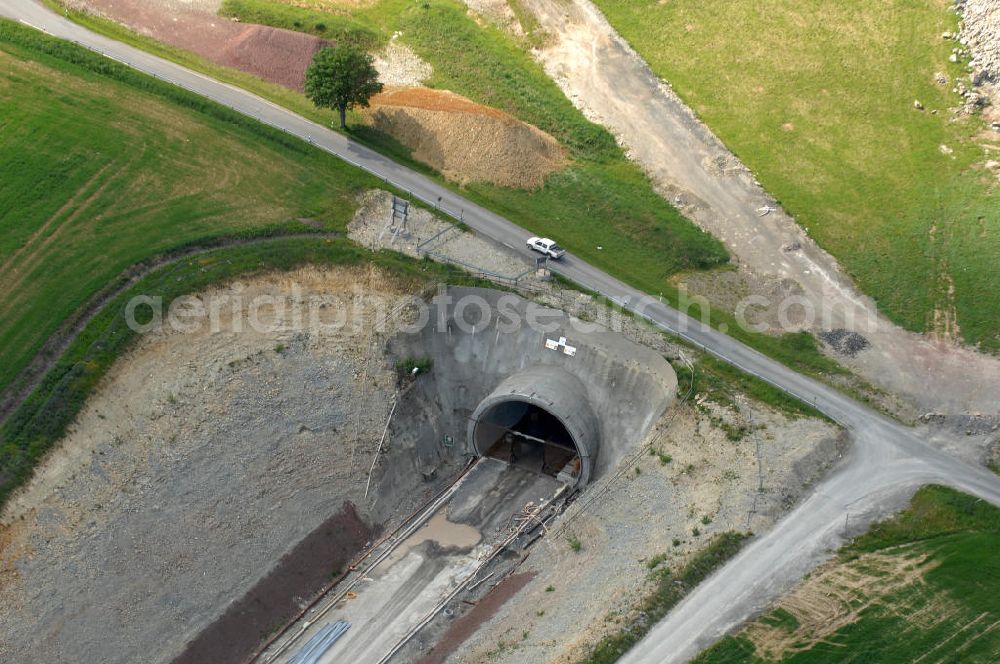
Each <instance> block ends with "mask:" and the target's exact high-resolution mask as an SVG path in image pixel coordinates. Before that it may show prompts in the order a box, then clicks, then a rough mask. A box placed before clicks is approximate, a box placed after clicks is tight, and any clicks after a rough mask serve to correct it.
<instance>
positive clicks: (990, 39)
mask: <svg viewBox="0 0 1000 664" xmlns="http://www.w3.org/2000/svg"><path fill="white" fill-rule="evenodd" d="M955 8H956V10H957V11H958V13H959V14H960V15H961V16H962V27H961V31H960V33H959V40H960V41H961V43H962V44H964V45H965V46H966V47H968V49H969V52H970V54H971V56H972V60H971V62H970V63H969V64H970V65H971V66H972V67H973V69H975V71H976V72H983V73H984V75H985V77H986V78H988V79H989V80H992V81H997V80H1000V3H998V2H997V1H996V0H956V2H955Z"/></svg>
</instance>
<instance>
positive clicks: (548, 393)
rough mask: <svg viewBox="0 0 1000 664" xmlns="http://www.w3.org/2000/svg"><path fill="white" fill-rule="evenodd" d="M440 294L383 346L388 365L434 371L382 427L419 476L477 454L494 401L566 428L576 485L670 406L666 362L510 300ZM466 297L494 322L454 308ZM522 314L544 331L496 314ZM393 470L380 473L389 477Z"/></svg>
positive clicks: (617, 338)
mask: <svg viewBox="0 0 1000 664" xmlns="http://www.w3.org/2000/svg"><path fill="white" fill-rule="evenodd" d="M446 294H447V296H448V297H447V298H445V299H443V300H442V299H440V298H435V300H434V301H432V303H431V312H430V321H431V323H430V324H429V325H425V326H423V328H422V329H420V330H419V331H417V332H414V333H401V334H398V335H396V336H395V337H393V338H392V339H391V340H390V343H389V346H388V352H389V354H390V356H391V357H392V358H394V359H396V360H402V359H405V358H417V357H428V358H430V359H431V360H432V363H433V364H432V368H431V370H430V371H429V372H428V373H427V374H424V375H421V376H418V377H417V379H416V384H414V385H413V388H412V389H411V390H409V391H408V392H407V394H406V395H405V396H404V397H403V399H402V400H401V402H400V412H399V414H398V415H397V417H396V418H395V419H394V421H393V423H392V427H391V438H392V439H393V441H395V442H394V447H395V448H396V449H397V450H400V449H401V448H402V449H408V450H410V452H411V454H410V455H409V456H410V457H411V458H414V459H421V460H422V461H421V462H420V464H421V465H422V468H421V469H420V470H421V472H423V473H424V474H425V475H427V465H428V463H430V462H431V460H433V459H440V460H441V463H442V464H444V463H447V462H449V461H454V459H451V458H449V457H460V456H462V455H477V454H481V453H482V452H483V450H479V449H477V446H476V442H475V428H476V422H477V420H478V418H480V416H482V415H483V413H485V412H487V411H488V410H489V409H490V408H491V407H492V406H494V405H496V404H498V403H501V402H503V401H522V402H527V403H533V404H534V405H536V406H538V407H539V408H541V409H543V410H545V411H546V412H548V413H551V414H552V415H553V416H555V417H556V418H557V419H559V421H560V422H562V423H563V425H564V426H565V427H566V430H567V431H568V432H569V433H570V435H571V436H572V437H573V441H574V443H575V444H576V446H577V448H578V449H579V451H580V456H581V461H582V462H583V463H582V464H581V465H582V467H581V473H580V478H579V479H580V480H581V481H580V482H579V483H580V484H583V483H585V482H586V481H588V480H593V479H597V478H600V477H601V476H602V475H604V474H605V473H607V472H609V471H610V470H611V469H613V468H614V467H615V466H617V464H618V462H619V461H620V460H621V459H622V458H623V457H624V456H625V455H627V454H628V453H629V452H630V451H632V450H634V449H636V448H637V447H638V446H639V445H640V444H641V443H642V441H643V439H644V438H645V437H646V435H647V434H648V432H649V430H650V429H651V428H652V426H653V424H655V422H656V421H657V420H658V419H659V417H660V416H661V415H662V414H663V413H664V412H665V411H666V409H667V408H668V407H669V406H670V404H671V403H672V402H673V400H674V398H675V395H676V390H677V378H676V376H675V374H674V372H673V369H672V368H671V366H670V364H669V363H668V362H667V361H666V360H665V359H664V358H663V357H662V356H660V355H659V354H658V353H656V352H655V351H653V350H651V349H649V348H647V347H645V346H640V345H638V344H636V343H634V342H632V341H630V340H628V339H626V338H625V337H624V336H622V335H621V334H618V333H615V332H612V331H609V330H607V329H605V328H603V327H600V326H597V325H595V324H593V323H585V324H582V325H580V324H578V323H579V321H577V322H576V323H574V321H573V320H572V319H571V318H570V317H569V316H568V315H567V314H565V313H564V312H562V311H559V310H556V309H551V308H545V307H541V305H538V304H536V303H534V302H530V301H528V300H525V299H524V298H521V297H519V296H517V295H514V294H512V293H507V292H502V291H495V290H490V289H481V288H464V287H462V288H460V287H452V288H448V289H447V292H446ZM470 297H472V298H481V301H482V302H484V303H485V304H486V305H487V306H486V307H485V309H487V310H489V311H492V312H493V313H494V315H493V316H491V317H490V319H489V320H486V319H484V318H483V317H482V315H481V314H482V311H483V307H477V306H468V307H463V306H460V305H458V306H456V305H457V303H459V302H462V301H467V299H468V298H470ZM501 300H502V302H501ZM529 308H534V309H535V310H536V311H535V312H534V316H533V317H534V318H535V319H537V320H540V321H541V320H543V322H544V325H545V326H546V327H545V329H539V326H538V325H528V324H526V323H523V324H521V325H518V326H514V327H513V329H511V326H505V325H504V321H502V320H498V316H497V315H496V312H498V311H502V310H504V309H506V310H507V311H508V312H514V313H516V314H517V315H518V316H519V318H520V320H521V321H525V320H527V319H528V316H527V310H528V309H529ZM456 315H460V316H462V320H461V321H460V320H458V319H457V318H456ZM560 337H566V340H567V343H568V344H569V345H572V346H574V347H575V348H576V353H575V355H572V356H571V355H567V354H565V353H563V352H561V351H560V350H550V349H548V348H546V347H545V343H546V340H547V339H559V338H560ZM444 441H448V442H444ZM400 472H405V471H404V469H403V468H395V469H391V470H390V469H387V474H388V475H390V476H391V475H397V476H398V473H400ZM385 481H389V482H391V481H392V480H391V478H390V477H386V478H385Z"/></svg>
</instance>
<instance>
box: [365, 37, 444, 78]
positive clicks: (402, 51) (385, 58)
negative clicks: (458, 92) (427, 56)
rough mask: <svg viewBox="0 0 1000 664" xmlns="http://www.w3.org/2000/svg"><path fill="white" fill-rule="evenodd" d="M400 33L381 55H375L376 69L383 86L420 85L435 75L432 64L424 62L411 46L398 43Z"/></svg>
mask: <svg viewBox="0 0 1000 664" xmlns="http://www.w3.org/2000/svg"><path fill="white" fill-rule="evenodd" d="M397 37H398V33H397V34H396V35H393V36H392V40H391V41H390V42H389V44H388V45H387V46H386V47H385V50H383V51H382V52H381V53H376V54H375V69H377V70H378V79H379V80H380V81H382V84H383V85H386V86H390V85H394V86H409V85H420V84H421V83H423V82H424V81H426V80H427V79H428V78H430V77H431V74H433V73H434V70H433V69H432V68H431V65H430V63H428V62H426V61H424V60H422V59H421V58H420V56H419V55H417V54H416V53H414V52H413V50H412V49H410V47H409V46H406V45H405V44H400V43H399V42H398V41H397Z"/></svg>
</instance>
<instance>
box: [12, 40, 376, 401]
mask: <svg viewBox="0 0 1000 664" xmlns="http://www.w3.org/2000/svg"><path fill="white" fill-rule="evenodd" d="M0 66H2V70H0V106H2V107H3V111H4V112H3V120H2V122H3V136H4V140H3V143H2V147H0V171H2V172H3V173H4V178H3V182H2V185H0V225H2V227H3V229H4V233H3V236H2V237H0V265H2V269H0V285H2V286H3V288H2V293H0V387H6V386H7V385H8V384H9V382H10V381H11V380H12V379H13V378H14V377H15V376H16V375H17V374H18V372H19V371H20V369H21V368H22V367H24V365H25V364H26V363H27V362H28V361H29V360H30V358H31V357H32V356H33V355H34V354H35V352H36V351H37V350H38V348H39V346H40V345H41V344H42V343H43V341H44V340H45V339H46V338H47V337H48V336H49V335H50V334H52V333H53V331H54V330H56V328H57V327H58V326H59V325H60V323H62V321H63V320H65V319H66V318H67V317H69V316H70V315H71V314H72V313H73V312H74V311H76V310H77V309H78V308H79V307H80V306H81V304H82V303H84V302H85V301H86V300H87V299H88V298H89V297H90V296H91V295H92V294H93V293H95V292H97V291H98V290H100V289H101V288H102V287H104V286H105V285H106V284H108V283H109V282H111V281H112V280H113V279H114V278H115V277H116V276H117V275H119V274H120V273H122V272H123V270H125V269H126V268H127V267H129V266H131V265H133V264H136V263H138V262H140V261H142V260H144V259H146V258H148V257H150V256H153V255H156V254H158V253H163V252H167V251H169V250H172V249H176V248H178V247H182V246H184V245H188V244H194V243H201V242H205V241H206V240H208V239H210V238H212V237H218V236H252V235H261V234H279V233H287V232H291V231H299V232H309V231H310V230H315V229H312V228H311V227H309V226H307V225H305V224H302V223H301V222H298V221H296V219H298V218H311V219H315V220H318V221H320V222H321V223H322V226H323V228H324V229H326V230H342V229H344V228H345V226H346V222H347V221H348V219H349V218H350V216H351V214H352V213H353V211H354V209H355V208H356V203H355V201H354V197H355V195H356V194H357V193H358V192H359V191H362V190H365V189H367V188H370V187H373V186H376V181H375V180H374V179H373V178H370V177H368V176H366V175H364V174H363V173H360V172H359V171H357V170H356V169H353V168H351V167H349V166H347V165H346V164H344V163H343V162H341V161H339V160H337V159H335V158H333V157H331V156H329V155H327V154H325V153H322V152H321V151H319V150H315V149H313V148H311V147H309V146H308V145H306V144H304V143H302V142H299V141H297V140H292V139H290V138H288V137H287V136H285V135H284V134H282V133H280V132H277V131H274V130H271V129H270V128H267V127H264V126H262V125H260V124H259V123H256V122H254V121H252V120H249V119H247V118H245V117H243V116H240V115H238V114H236V113H233V112H231V111H228V110H226V109H224V108H222V107H220V106H217V105H215V104H212V103H211V102H208V101H207V100H204V99H202V98H200V97H197V96H195V95H191V94H188V93H186V92H184V91H182V90H179V89H177V88H174V87H172V86H169V85H166V84H164V83H161V82H159V81H156V80H154V79H151V78H148V77H145V76H143V75H141V74H138V73H137V72H135V71H133V70H131V69H128V68H126V67H124V66H121V65H119V64H117V63H114V62H111V61H109V60H107V59H105V58H102V57H100V56H97V55H94V54H91V53H90V52H88V51H85V50H83V49H80V48H79V47H76V46H74V45H71V44H68V43H65V42H60V41H58V40H53V39H50V38H48V37H44V36H42V35H40V34H38V33H36V32H35V31H33V30H29V29H27V28H24V27H21V26H18V25H16V24H13V23H9V22H2V23H0Z"/></svg>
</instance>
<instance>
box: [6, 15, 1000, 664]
mask: <svg viewBox="0 0 1000 664" xmlns="http://www.w3.org/2000/svg"><path fill="white" fill-rule="evenodd" d="M0 15H4V16H9V17H12V18H15V19H19V20H21V21H22V22H24V23H27V24H29V25H31V26H34V27H36V28H39V29H43V30H45V31H46V32H48V33H50V34H52V35H55V36H57V37H62V38H64V39H69V40H72V41H76V42H78V43H80V44H82V45H84V46H86V47H88V48H91V49H94V50H97V51H100V52H102V53H104V54H105V55H107V56H108V57H112V58H115V59H117V60H120V61H122V62H124V63H126V64H128V65H131V66H133V67H135V68H136V69H139V70H141V71H143V72H146V73H147V74H151V75H153V76H156V77H158V78H161V79H164V80H166V81H169V82H171V83H175V84H177V85H180V86H182V87H184V88H187V89H188V90H191V91H192V92H196V93H198V94H200V95H203V96H205V97H208V98H210V99H212V100H214V101H216V102H218V103H220V104H223V105H225V106H228V107H230V108H232V109H234V110H236V111H239V112H240V113H244V114H246V115H249V116H251V117H254V118H257V119H259V120H261V121H262V122H265V123H267V124H270V125H272V126H274V127H277V128H279V129H281V130H283V131H286V132H288V133H290V134H293V135H296V136H298V137H300V138H302V139H304V140H307V141H309V142H311V143H313V144H315V145H317V146H318V147H320V148H322V149H324V150H327V151H328V152H331V153H333V154H335V155H337V156H339V157H341V158H343V159H345V160H346V161H348V162H350V163H352V164H355V165H357V166H360V167H361V168H363V169H365V170H367V171H369V172H370V173H373V174H374V175H376V176H377V177H379V178H382V179H383V180H385V181H387V182H390V183H392V184H393V185H395V186H396V187H398V188H400V189H402V190H404V191H406V192H409V193H410V194H411V195H412V196H414V197H415V198H419V199H421V200H423V201H425V202H427V203H430V204H432V205H435V206H437V207H438V208H439V209H441V211H442V212H444V213H446V214H449V215H451V216H453V217H456V218H461V219H462V220H463V221H464V222H465V223H466V224H467V225H468V226H469V227H471V228H472V229H474V230H475V231H476V232H478V233H480V234H482V235H484V236H486V237H489V238H491V239H493V240H495V241H498V242H501V243H503V244H505V245H508V246H510V247H513V248H516V250H518V251H526V250H525V249H524V247H523V244H524V240H525V239H526V238H527V237H528V236H529V235H530V233H528V232H527V231H526V230H524V229H523V228H521V227H519V226H517V225H516V224H514V223H513V222H511V221H509V220H507V219H505V218H503V217H500V216H499V215H496V214H494V213H492V212H490V211H488V210H486V209H484V208H482V207H480V206H478V205H476V204H475V203H472V202H470V201H468V200H466V199H464V198H462V197H461V196H458V195H457V194H455V193H453V192H451V191H449V190H448V189H446V188H444V187H442V186H441V185H439V184H437V183H435V182H434V181H432V180H430V179H429V178H427V177H424V176H422V175H420V174H418V173H414V172H413V171H411V170H409V169H407V168H405V167H404V166H401V165H399V164H396V163H394V162H393V161H391V160H389V159H387V158H385V157H383V156H382V155H379V154H378V153H376V152H373V151H372V150H370V149H368V148H366V147H364V146H361V145H358V144H357V143H354V142H352V141H350V140H348V139H347V138H345V137H344V136H342V135H340V134H337V133H335V132H333V131H331V130H329V129H326V128H325V127H322V126H320V125H318V124H316V123H314V122H310V121H309V120H306V119H304V118H302V117H300V116H298V115H296V114H294V113H292V112H291V111H288V110H285V109H283V108H281V107H279V106H276V105H274V104H272V103H270V102H268V101H265V100H263V99H261V98H259V97H257V96H255V95H253V94H251V93H249V92H246V91H244V90H241V89H239V88H236V87H233V86H230V85H227V84H224V83H220V82H218V81H215V80H213V79H210V78H208V77H206V76H203V75H201V74H198V73H195V72H192V71H190V70H187V69H185V68H183V67H180V66H179V65H176V64H173V63H171V62H168V61H166V60H162V59H160V58H157V57H155V56H152V55H149V54H147V53H145V52H143V51H140V50H138V49H135V48H132V47H130V46H127V45H124V44H121V43H119V42H116V41H114V40H111V39H108V38H106V37H103V36H101V35H97V34H95V33H93V32H90V31H89V30H86V29H85V28H82V27H80V26H79V25H76V24H74V23H72V22H70V21H69V20H67V19H65V18H63V17H62V16H59V15H57V14H55V13H53V12H52V11H50V10H48V9H46V8H44V7H43V6H41V5H40V4H38V3H37V2H35V1H34V0H0ZM558 272H559V273H561V274H562V275H564V276H566V277H567V278H569V279H572V280H573V281H575V282H577V283H578V284H580V285H581V286H584V287H586V288H589V289H591V290H594V291H597V292H600V293H602V294H604V295H606V296H607V297H610V298H612V299H613V300H615V301H617V302H619V303H621V304H623V305H624V306H626V307H627V308H628V309H630V310H633V311H635V312H637V313H639V314H641V315H643V316H645V317H646V318H648V319H649V320H650V321H652V322H653V323H654V324H656V325H659V326H660V327H662V328H664V329H666V330H668V331H670V332H673V333H675V334H678V335H680V336H682V337H683V338H685V339H687V340H689V341H690V342H692V343H694V344H696V345H698V346H700V347H703V348H704V349H706V350H707V351H708V352H710V353H712V354H714V355H716V356H718V357H719V358H721V359H723V360H725V361H727V362H730V363H732V364H734V365H735V366H737V367H739V368H741V369H743V370H744V371H747V372H748V373H751V374H754V375H756V376H758V377H760V378H762V379H764V380H766V381H768V382H770V383H772V384H774V385H776V386H778V387H779V388H781V389H783V390H785V391H787V392H789V393H790V394H793V395H795V396H797V397H799V398H801V399H802V400H804V401H806V402H808V403H811V404H813V405H814V406H815V407H816V408H818V409H819V410H821V411H822V412H824V413H825V414H827V415H828V416H829V417H831V418H832V419H834V420H835V421H837V422H838V423H840V424H841V425H843V426H844V427H845V428H846V429H847V430H848V431H849V432H850V433H851V435H852V438H853V443H854V444H853V446H852V449H851V452H850V453H849V458H847V459H846V460H845V463H844V464H843V465H842V466H841V468H840V469H838V470H837V471H835V472H834V473H833V474H832V475H831V476H830V477H828V478H827V479H826V480H825V481H824V482H823V483H821V484H820V485H818V486H817V487H816V489H815V491H814V492H813V494H812V495H811V496H810V497H809V498H808V499H807V500H806V501H805V502H803V503H802V504H801V505H799V507H798V508H796V509H795V510H794V511H793V512H792V513H791V514H789V515H788V516H786V517H785V518H784V519H783V520H782V521H781V522H780V523H778V524H777V526H775V528H774V529H772V530H771V531H770V532H768V533H766V534H764V535H763V536H761V537H760V538H758V539H756V540H754V541H753V542H752V543H751V544H750V545H749V546H747V548H746V549H744V551H743V552H742V553H741V554H740V555H739V556H738V557H737V558H735V559H734V560H733V561H731V562H730V563H729V564H728V565H726V566H725V567H724V568H723V569H721V570H720V571H719V572H718V573H716V574H715V575H713V576H712V577H711V578H710V579H708V580H707V581H706V582H705V583H703V584H702V585H701V586H699V587H698V588H697V589H696V590H695V591H694V592H693V593H691V594H690V595H689V596H688V597H687V598H686V599H685V600H684V601H683V602H682V603H681V604H680V605H679V606H678V607H677V608H675V609H674V610H673V611H672V612H671V613H670V614H669V615H668V616H667V617H666V618H665V619H664V620H663V621H661V622H660V623H659V624H658V625H656V627H654V628H653V630H652V631H651V632H650V633H649V635H648V636H647V637H646V638H645V639H644V640H643V641H641V642H640V643H639V644H638V645H637V646H636V647H635V648H633V650H632V651H631V652H629V653H628V654H627V656H626V657H625V658H623V660H622V661H623V662H627V663H629V664H637V663H640V662H641V663H643V664H662V663H665V662H678V661H685V660H687V659H689V658H691V657H693V656H694V655H695V654H697V652H698V651H699V650H700V649H701V648H703V647H704V646H706V645H708V644H710V643H711V642H712V641H714V640H715V639H716V638H718V637H719V636H720V635H722V634H724V633H725V632H726V631H727V630H729V629H731V628H733V627H734V626H736V625H738V624H739V623H740V622H741V621H743V620H745V619H746V618H747V617H749V616H750V615H752V614H753V613H754V612H755V611H757V610H759V609H761V608H763V607H764V606H766V605H767V604H768V603H769V602H770V601H771V600H773V599H774V598H776V597H777V596H779V595H780V594H781V593H782V592H783V591H784V590H786V589H787V588H788V587H790V586H791V585H792V584H793V583H794V582H795V581H797V580H798V579H799V578H801V577H802V576H803V575H804V574H805V573H806V572H807V571H808V570H809V569H811V568H812V567H813V566H814V565H815V564H817V562H819V561H820V560H822V559H823V558H824V557H825V556H827V555H828V552H829V551H831V550H833V549H835V548H836V547H837V546H838V545H839V544H840V543H841V542H842V541H843V538H844V536H845V534H851V533H852V532H858V531H859V530H860V529H862V528H863V527H864V525H865V524H866V523H868V522H870V520H871V519H873V518H877V517H878V516H880V515H882V514H885V513H888V512H889V511H891V510H894V509H896V508H898V507H900V506H901V505H902V504H903V502H904V501H905V500H906V499H907V498H908V496H909V495H910V494H911V493H912V491H913V490H915V489H916V487H918V486H920V485H921V484H926V483H929V482H936V483H941V484H948V485H951V486H954V487H956V488H958V489H960V490H962V491H966V492H968V493H971V494H974V495H976V496H979V497H981V498H983V499H984V500H987V501H989V502H991V503H993V504H994V505H1000V478H998V477H996V476H995V475H993V474H992V473H990V472H988V471H987V470H985V469H984V468H981V467H975V466H971V465H968V464H966V463H964V462H961V461H958V460H957V459H955V458H953V457H951V456H949V455H947V454H945V453H943V452H941V451H939V450H937V449H935V448H933V447H931V446H930V445H928V444H927V443H926V442H925V441H924V440H922V439H921V438H920V437H918V436H917V435H916V434H915V433H914V432H913V431H912V430H910V429H907V428H906V427H903V426H901V425H899V424H897V423H895V422H893V421H892V420H889V419H888V418H886V417H884V416H882V415H880V414H879V413H876V412H875V411H873V410H871V409H870V408H868V407H867V406H865V405H863V404H860V403H858V402H856V401H854V400H852V399H850V398H848V397H847V396H845V395H843V394H842V393H840V392H838V391H837V390H835V389H833V388H830V387H828V386H826V385H824V384H822V383H819V382H817V381H815V380H812V379H810V378H806V377H805V376H802V375H799V374H797V373H795V372H794V371H792V370H790V369H788V368H787V367H785V366H784V365H782V364H779V363H778V362H775V361H774V360H771V359H769V358H767V357H765V356H764V355H761V354H760V353H758V352H757V351H755V350H753V349H751V348H749V347H747V346H745V345H743V344H741V343H740V342H738V341H736V340H735V339H732V338H730V337H728V336H726V335H725V334H722V333H720V332H718V331H716V330H713V329H711V328H709V327H707V326H705V325H702V324H701V323H699V322H698V321H695V320H693V319H691V318H689V317H687V316H685V315H683V314H681V313H680V312H678V311H676V310H674V309H672V308H670V307H667V306H664V305H663V304H661V303H659V302H658V301H656V300H655V299H652V298H649V297H647V296H644V295H643V294H642V293H640V292H639V291H637V290H636V289H634V288H632V287H630V286H627V285H625V284H623V283H622V282H620V281H618V280H617V279H615V278H613V277H611V276H610V275H608V274H605V273H604V272H602V271H600V270H598V269H597V268H595V267H593V266H591V265H589V264H587V263H584V262H583V261H580V260H577V259H575V258H573V257H572V256H567V257H565V258H564V259H563V261H562V262H561V265H559V266H558Z"/></svg>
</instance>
